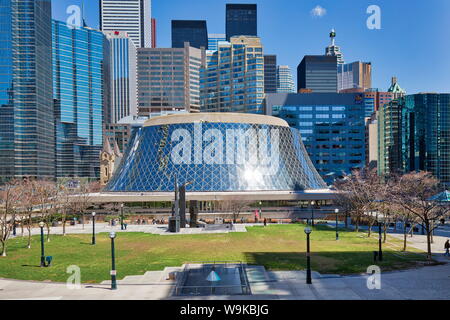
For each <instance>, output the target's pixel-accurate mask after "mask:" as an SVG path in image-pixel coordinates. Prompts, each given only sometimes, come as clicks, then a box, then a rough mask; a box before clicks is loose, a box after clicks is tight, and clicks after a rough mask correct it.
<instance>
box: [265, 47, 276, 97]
mask: <svg viewBox="0 0 450 320" xmlns="http://www.w3.org/2000/svg"><path fill="white" fill-rule="evenodd" d="M264 93H277V56H276V55H274V54H266V55H264Z"/></svg>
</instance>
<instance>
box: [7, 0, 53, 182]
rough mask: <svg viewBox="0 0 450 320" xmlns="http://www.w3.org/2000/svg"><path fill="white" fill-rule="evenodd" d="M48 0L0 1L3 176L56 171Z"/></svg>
mask: <svg viewBox="0 0 450 320" xmlns="http://www.w3.org/2000/svg"><path fill="white" fill-rule="evenodd" d="M51 33H52V26H51V1H50V0H2V1H1V2H0V70H1V73H0V179H9V178H11V177H14V176H16V177H23V176H31V177H40V178H43V177H48V178H52V177H54V175H55V166H54V163H55V161H54V157H55V155H54V150H55V140H54V117H53V101H52V59H51V55H52V42H51V39H52V37H51Z"/></svg>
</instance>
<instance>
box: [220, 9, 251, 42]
mask: <svg viewBox="0 0 450 320" xmlns="http://www.w3.org/2000/svg"><path fill="white" fill-rule="evenodd" d="M257 17H258V14H257V6H256V4H230V3H228V4H227V6H226V26H225V28H226V40H227V41H230V39H231V37H234V36H257V35H258V21H257Z"/></svg>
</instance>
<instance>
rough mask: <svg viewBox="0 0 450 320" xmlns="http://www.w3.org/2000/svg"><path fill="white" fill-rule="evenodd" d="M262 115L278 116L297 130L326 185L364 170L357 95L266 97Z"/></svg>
mask: <svg viewBox="0 0 450 320" xmlns="http://www.w3.org/2000/svg"><path fill="white" fill-rule="evenodd" d="M266 114H268V115H273V116H277V117H280V118H282V119H284V120H286V121H287V123H288V124H289V126H291V127H293V128H297V129H299V130H300V133H301V137H302V140H303V144H304V145H305V148H306V150H307V151H308V154H309V156H310V157H311V161H312V162H313V164H314V166H315V167H316V169H317V171H318V172H319V173H320V174H321V176H322V177H323V179H324V180H325V181H326V182H328V183H332V182H333V180H334V179H336V178H340V177H342V176H343V175H344V174H347V173H350V172H351V171H352V170H354V169H357V168H361V167H364V165H365V154H366V153H365V127H364V108H363V97H362V94H361V93H345V94H340V93H301V94H299V93H292V94H284V93H276V94H268V95H266Z"/></svg>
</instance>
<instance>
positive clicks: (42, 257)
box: [39, 221, 45, 267]
mask: <svg viewBox="0 0 450 320" xmlns="http://www.w3.org/2000/svg"><path fill="white" fill-rule="evenodd" d="M39 227H40V228H41V267H45V252H44V222H42V221H41V222H39Z"/></svg>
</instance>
